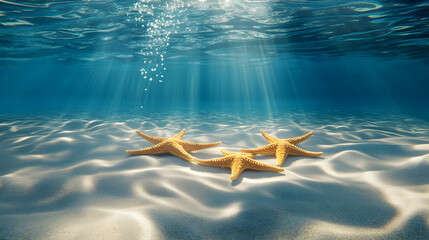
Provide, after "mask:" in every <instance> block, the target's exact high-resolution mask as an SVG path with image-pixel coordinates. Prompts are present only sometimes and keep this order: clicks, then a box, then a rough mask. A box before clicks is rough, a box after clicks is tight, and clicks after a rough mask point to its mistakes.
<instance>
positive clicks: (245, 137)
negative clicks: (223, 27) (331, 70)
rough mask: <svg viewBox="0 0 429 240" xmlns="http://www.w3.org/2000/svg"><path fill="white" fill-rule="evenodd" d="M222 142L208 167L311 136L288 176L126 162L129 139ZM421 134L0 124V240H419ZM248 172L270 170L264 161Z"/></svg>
mask: <svg viewBox="0 0 429 240" xmlns="http://www.w3.org/2000/svg"><path fill="white" fill-rule="evenodd" d="M182 128H186V129H187V133H186V134H185V137H184V140H190V141H193V142H216V141H222V143H223V144H222V145H221V146H219V147H216V148H211V149H206V150H201V151H196V152H193V153H192V154H193V155H195V156H196V157H199V158H203V159H204V158H213V157H219V156H221V154H220V149H222V148H225V149H227V150H230V151H239V149H241V148H252V147H258V146H262V145H265V144H266V142H265V140H264V138H263V137H262V136H261V135H260V133H259V130H260V129H264V130H265V131H266V132H267V133H269V134H272V135H274V136H276V137H279V138H290V137H295V136H299V135H302V134H305V133H307V132H308V131H310V130H312V131H314V135H313V136H312V137H311V138H310V139H308V140H307V141H305V142H303V143H301V144H299V146H300V147H302V148H304V149H306V150H309V151H316V152H317V151H323V152H324V155H323V156H322V157H319V158H308V157H299V156H289V157H288V158H287V159H286V162H285V163H284V165H283V167H285V172H283V173H274V172H260V171H251V170H246V171H245V172H243V173H242V174H241V176H240V177H239V179H237V180H236V181H234V182H231V181H230V178H229V175H230V170H229V169H221V168H214V167H206V166H200V165H194V164H191V163H189V162H186V161H184V160H181V159H179V158H177V157H174V156H171V155H159V156H127V155H126V154H125V150H126V149H138V148H142V147H147V146H150V145H151V144H150V143H148V142H146V141H145V140H143V139H141V138H140V137H139V136H137V135H136V134H135V130H137V129H138V130H140V131H142V132H145V133H148V134H150V135H154V136H163V137H170V136H172V135H174V134H176V133H177V132H178V131H180V130H181V129H182ZM428 139H429V124H428V122H427V121H426V120H425V119H422V118H416V117H412V116H408V115H401V114H394V115H393V114H391V115H382V114H376V113H359V114H344V113H331V114H304V113H295V114H289V113H288V114H272V115H271V116H268V117H267V116H259V117H258V116H250V115H249V116H248V115H239V114H236V115H231V114H215V113H188V114H184V113H168V114H167V113H165V114H151V115H145V116H138V115H115V116H107V115H105V116H102V115H100V116H88V115H84V114H81V115H76V114H67V115H60V116H54V115H34V116H25V115H1V116H0V186H1V187H0V239H26V238H28V239H153V238H161V239H172V238H183V239H201V238H204V239H285V238H297V239H327V238H329V239H347V238H350V239H368V238H372V239H425V238H428V237H429V226H428V225H429V174H428V172H429V142H428ZM255 159H256V160H260V161H263V162H265V163H269V164H272V165H275V162H276V161H275V158H274V156H269V155H258V156H256V158H255Z"/></svg>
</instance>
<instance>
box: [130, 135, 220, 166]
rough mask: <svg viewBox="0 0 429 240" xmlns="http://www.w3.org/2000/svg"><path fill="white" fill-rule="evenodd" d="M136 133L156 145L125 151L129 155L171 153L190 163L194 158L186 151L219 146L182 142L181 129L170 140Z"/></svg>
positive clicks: (216, 144) (217, 144) (217, 143)
mask: <svg viewBox="0 0 429 240" xmlns="http://www.w3.org/2000/svg"><path fill="white" fill-rule="evenodd" d="M136 133H137V134H138V135H139V136H140V137H142V138H144V139H146V140H147V141H149V142H151V143H153V144H156V145H154V146H152V147H148V148H142V149H139V150H127V151H126V153H128V154H130V155H140V154H163V153H171V154H173V155H175V156H177V157H179V158H182V159H184V160H186V161H190V162H192V161H194V159H195V158H194V157H193V156H192V155H190V154H189V153H188V152H187V151H193V150H200V149H204V148H211V147H216V146H219V145H220V144H221V142H216V143H193V142H187V141H183V140H182V138H183V135H185V129H183V130H182V131H181V132H180V133H178V134H177V135H175V136H173V137H171V138H162V137H152V136H149V135H147V134H144V133H141V132H139V131H136Z"/></svg>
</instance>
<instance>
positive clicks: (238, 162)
mask: <svg viewBox="0 0 429 240" xmlns="http://www.w3.org/2000/svg"><path fill="white" fill-rule="evenodd" d="M221 152H222V154H223V155H224V156H225V157H221V158H214V159H208V160H201V159H195V160H194V161H195V162H196V163H198V164H201V165H206V166H213V167H224V168H231V180H232V181H234V180H235V179H237V178H238V176H240V173H241V172H243V171H244V170H246V169H253V170H260V171H273V172H283V171H284V169H283V168H279V167H275V166H271V165H269V164H266V163H261V162H258V161H255V160H253V159H252V158H253V154H250V153H235V152H229V151H226V150H224V149H222V150H221Z"/></svg>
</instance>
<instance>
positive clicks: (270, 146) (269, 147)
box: [241, 143, 277, 154]
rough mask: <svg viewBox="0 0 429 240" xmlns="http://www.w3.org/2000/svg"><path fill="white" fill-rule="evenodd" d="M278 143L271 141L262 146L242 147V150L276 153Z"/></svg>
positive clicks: (256, 152)
mask: <svg viewBox="0 0 429 240" xmlns="http://www.w3.org/2000/svg"><path fill="white" fill-rule="evenodd" d="M276 148H277V144H276V143H271V144H268V145H265V146H263V147H260V148H252V149H241V151H242V152H245V153H252V154H274V153H275V152H276Z"/></svg>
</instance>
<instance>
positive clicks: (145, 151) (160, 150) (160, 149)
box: [125, 142, 168, 155]
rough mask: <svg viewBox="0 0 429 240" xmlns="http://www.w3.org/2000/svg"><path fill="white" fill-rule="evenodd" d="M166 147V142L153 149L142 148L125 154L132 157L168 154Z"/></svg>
mask: <svg viewBox="0 0 429 240" xmlns="http://www.w3.org/2000/svg"><path fill="white" fill-rule="evenodd" d="M166 145H167V144H166V142H163V143H159V144H157V145H155V146H152V147H147V148H142V149H138V150H127V151H125V152H126V153H127V154H130V155H144V154H162V153H167V152H168V151H167V149H166Z"/></svg>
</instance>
